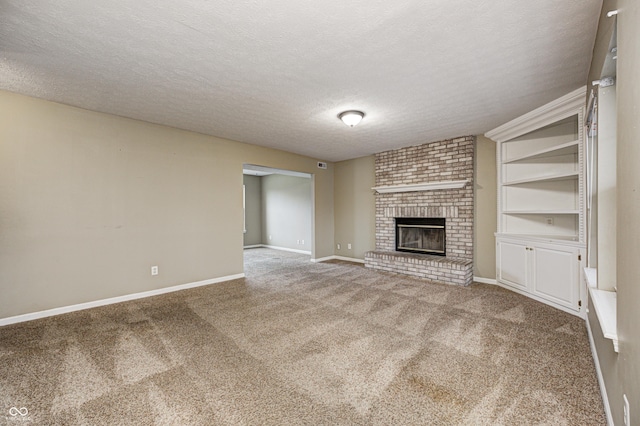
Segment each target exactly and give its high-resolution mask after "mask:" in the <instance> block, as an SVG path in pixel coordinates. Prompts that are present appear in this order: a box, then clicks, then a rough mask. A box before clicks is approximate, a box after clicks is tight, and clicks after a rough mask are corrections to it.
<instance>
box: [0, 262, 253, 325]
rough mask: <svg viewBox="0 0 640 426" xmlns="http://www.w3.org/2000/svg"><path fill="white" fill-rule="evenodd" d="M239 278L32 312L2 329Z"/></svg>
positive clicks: (4, 321) (3, 321)
mask: <svg viewBox="0 0 640 426" xmlns="http://www.w3.org/2000/svg"><path fill="white" fill-rule="evenodd" d="M238 278H244V273H242V274H235V275H227V276H225V277H220V278H211V279H208V280H204V281H196V282H193V283H187V284H180V285H175V286H172V287H165V288H159V289H157V290H150V291H143V292H140V293H133V294H125V295H124V296H117V297H110V298H108V299H101V300H94V301H93V302H86V303H79V304H77V305H70V306H63V307H60V308H53V309H47V310H46V311H39V312H31V313H28V314H22V315H16V316H13V317H8V318H1V319H0V327H2V326H5V325H9V324H16V323H19V322H25V321H32V320H35V319H40V318H46V317H52V316H55V315H60V314H66V313H69V312H75V311H82V310H85V309H90V308H96V307H98V306H105V305H112V304H114V303H120V302H127V301H129V300H136V299H143V298H145V297H151V296H158V295H160V294H165V293H172V292H174V291H180V290H186V289H188V288H194V287H201V286H203V285H209V284H216V283H221V282H224V281H231V280H237V279H238Z"/></svg>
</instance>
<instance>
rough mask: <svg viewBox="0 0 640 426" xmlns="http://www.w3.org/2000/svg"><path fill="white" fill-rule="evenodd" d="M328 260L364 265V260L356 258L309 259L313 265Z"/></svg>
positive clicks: (330, 257) (328, 257) (334, 256)
mask: <svg viewBox="0 0 640 426" xmlns="http://www.w3.org/2000/svg"><path fill="white" fill-rule="evenodd" d="M328 260H343V261H345V262H353V263H362V264H364V259H358V258H356V257H346V256H337V255H333V256H327V257H321V258H319V259H311V261H312V262H313V263H320V262H326V261H328Z"/></svg>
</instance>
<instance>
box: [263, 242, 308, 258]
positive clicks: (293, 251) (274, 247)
mask: <svg viewBox="0 0 640 426" xmlns="http://www.w3.org/2000/svg"><path fill="white" fill-rule="evenodd" d="M260 247H264V248H270V249H274V250H280V251H290V252H292V253H300V254H309V255H310V254H311V252H310V251H307V250H298V249H290V248H287V247H278V246H268V245H266V244H260Z"/></svg>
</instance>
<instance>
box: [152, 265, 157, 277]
mask: <svg viewBox="0 0 640 426" xmlns="http://www.w3.org/2000/svg"><path fill="white" fill-rule="evenodd" d="M151 275H158V267H157V266H152V267H151Z"/></svg>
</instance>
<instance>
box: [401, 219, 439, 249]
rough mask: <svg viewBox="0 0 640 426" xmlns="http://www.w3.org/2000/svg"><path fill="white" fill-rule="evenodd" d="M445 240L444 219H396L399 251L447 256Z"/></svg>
mask: <svg viewBox="0 0 640 426" xmlns="http://www.w3.org/2000/svg"><path fill="white" fill-rule="evenodd" d="M445 240H446V238H445V219H444V218H441V217H435V218H432V217H429V218H422V217H402V218H396V250H397V251H408V252H412V253H423V254H435V255H439V256H445V255H446V250H445V247H446V244H445Z"/></svg>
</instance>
